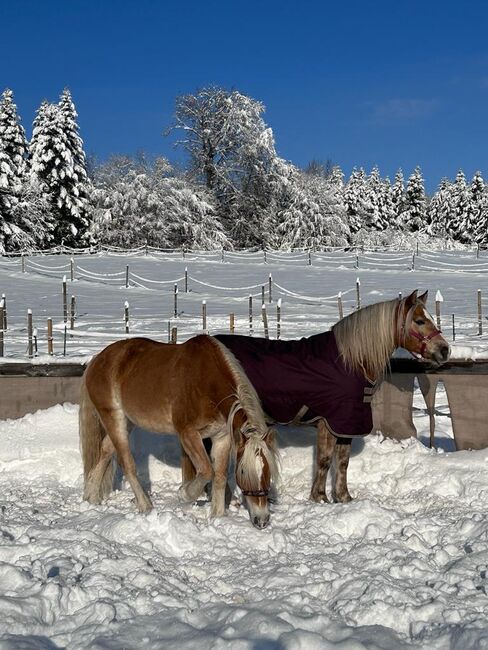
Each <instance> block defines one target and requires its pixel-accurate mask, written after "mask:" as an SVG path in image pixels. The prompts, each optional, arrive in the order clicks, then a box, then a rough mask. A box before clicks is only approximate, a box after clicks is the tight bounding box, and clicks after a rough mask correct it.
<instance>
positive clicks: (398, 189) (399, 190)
mask: <svg viewBox="0 0 488 650" xmlns="http://www.w3.org/2000/svg"><path fill="white" fill-rule="evenodd" d="M391 201H392V211H393V222H392V223H393V225H395V226H399V225H400V223H401V219H400V215H401V213H402V212H403V209H404V201H405V182H404V179H403V171H402V170H401V169H399V170H398V171H397V173H396V174H395V180H394V182H393V186H392V188H391Z"/></svg>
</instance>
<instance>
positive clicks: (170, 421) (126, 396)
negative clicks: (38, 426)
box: [79, 335, 278, 528]
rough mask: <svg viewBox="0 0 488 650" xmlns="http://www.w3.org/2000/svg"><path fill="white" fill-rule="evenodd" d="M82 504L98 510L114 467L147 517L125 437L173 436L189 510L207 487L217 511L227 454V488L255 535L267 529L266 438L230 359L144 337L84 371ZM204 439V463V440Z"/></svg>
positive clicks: (272, 461) (270, 446) (217, 349)
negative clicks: (139, 431)
mask: <svg viewBox="0 0 488 650" xmlns="http://www.w3.org/2000/svg"><path fill="white" fill-rule="evenodd" d="M79 421H80V441H81V450H82V457H83V467H84V477H85V489H84V498H85V499H86V500H87V501H89V502H90V503H100V502H101V501H102V499H104V498H105V497H107V496H108V494H109V493H110V491H111V489H112V485H113V477H114V469H115V467H114V463H113V462H112V458H113V455H114V453H115V454H116V455H117V459H118V462H119V464H120V466H121V468H122V470H123V472H124V474H125V476H126V477H127V480H128V481H129V483H130V485H131V487H132V490H133V491H134V494H135V497H136V503H137V507H138V509H139V511H140V512H146V511H148V510H150V509H151V508H152V503H151V500H150V498H149V496H148V495H147V494H146V492H145V491H144V489H143V487H142V486H141V484H140V482H139V479H138V478H137V473H136V466H135V462H134V458H133V456H132V453H131V451H130V448H129V437H128V436H129V431H130V428H131V427H132V425H137V426H139V427H141V428H143V429H146V430H148V431H154V432H158V433H163V432H165V433H176V434H178V436H179V439H180V442H181V446H182V450H183V453H184V458H185V459H189V460H190V462H191V464H192V468H194V470H193V473H192V476H191V477H189V478H188V479H187V480H184V482H183V484H182V485H181V487H180V495H181V497H182V498H183V499H184V500H185V501H194V500H195V499H197V498H198V497H199V496H200V494H201V493H202V491H203V489H204V487H205V486H206V484H207V483H208V482H210V481H212V503H211V515H212V516H220V515H223V514H224V512H225V487H226V484H227V471H228V463H229V456H230V453H231V451H233V452H234V454H235V456H236V482H237V485H238V486H239V487H240V488H241V490H242V493H243V495H244V496H245V497H246V502H247V506H248V510H249V514H250V517H251V521H252V523H253V524H254V525H255V526H256V527H257V528H264V527H265V526H267V524H268V522H269V516H270V515H269V507H268V499H267V496H268V492H269V489H270V484H271V481H272V480H274V479H275V478H276V476H277V472H278V454H277V449H276V446H275V442H274V431H273V430H272V429H269V427H268V425H267V424H266V421H265V418H264V413H263V411H262V408H261V404H260V401H259V398H258V396H257V395H256V391H255V390H254V388H253V387H252V385H251V383H250V382H249V380H248V379H247V377H246V375H245V374H244V372H243V371H242V368H241V367H240V365H239V363H238V362H237V361H236V359H235V358H234V356H233V355H232V353H231V352H229V350H228V349H227V348H226V347H224V346H223V345H222V344H221V343H219V342H218V341H216V340H215V339H214V338H212V337H210V336H204V335H201V336H196V337H195V338H192V339H190V340H189V341H187V342H186V343H183V344H182V345H170V344H166V343H158V342H156V341H151V340H149V339H144V338H134V339H126V340H124V341H119V342H117V343H113V344H112V345H109V346H108V347H106V348H105V349H104V350H102V351H101V352H100V353H99V354H97V355H96V357H94V359H92V361H91V362H90V363H89V364H88V367H87V369H86V371H85V375H84V378H83V383H82V388H81V399H80V415H79ZM204 438H210V439H211V440H212V443H213V444H212V452H211V460H210V459H209V456H208V455H207V452H206V450H205V447H204V444H203V439H204Z"/></svg>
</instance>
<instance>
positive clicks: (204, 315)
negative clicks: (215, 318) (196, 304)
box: [202, 300, 207, 334]
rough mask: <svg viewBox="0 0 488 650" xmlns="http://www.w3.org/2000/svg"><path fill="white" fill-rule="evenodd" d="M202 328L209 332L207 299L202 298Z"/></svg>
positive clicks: (204, 331)
mask: <svg viewBox="0 0 488 650" xmlns="http://www.w3.org/2000/svg"><path fill="white" fill-rule="evenodd" d="M202 330H203V333H204V334H206V333H207V301H206V300H202Z"/></svg>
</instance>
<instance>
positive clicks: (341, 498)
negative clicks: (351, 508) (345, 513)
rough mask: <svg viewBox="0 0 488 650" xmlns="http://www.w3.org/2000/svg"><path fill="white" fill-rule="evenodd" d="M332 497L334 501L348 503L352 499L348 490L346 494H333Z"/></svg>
mask: <svg viewBox="0 0 488 650" xmlns="http://www.w3.org/2000/svg"><path fill="white" fill-rule="evenodd" d="M333 498H334V502H335V503H349V501H352V496H351V495H350V494H349V492H346V494H334V495H333Z"/></svg>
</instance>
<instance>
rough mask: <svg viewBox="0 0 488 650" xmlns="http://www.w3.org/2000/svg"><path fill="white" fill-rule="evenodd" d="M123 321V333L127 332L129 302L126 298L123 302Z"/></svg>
mask: <svg viewBox="0 0 488 650" xmlns="http://www.w3.org/2000/svg"><path fill="white" fill-rule="evenodd" d="M124 323H125V333H126V334H128V333H129V303H128V302H127V300H126V301H125V303H124Z"/></svg>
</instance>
